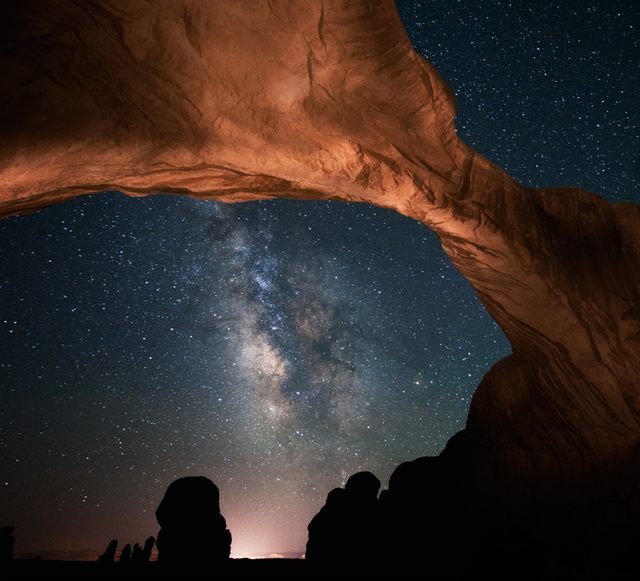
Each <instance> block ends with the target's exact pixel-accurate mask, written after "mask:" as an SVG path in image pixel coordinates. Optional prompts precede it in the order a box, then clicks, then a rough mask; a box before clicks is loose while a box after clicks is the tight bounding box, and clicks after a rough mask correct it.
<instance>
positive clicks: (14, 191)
mask: <svg viewBox="0 0 640 581" xmlns="http://www.w3.org/2000/svg"><path fill="white" fill-rule="evenodd" d="M2 11H3V14H2V18H1V19H0V22H1V25H0V26H1V27H2V32H1V34H0V43H1V44H2V52H1V55H2V56H1V61H0V63H1V68H2V71H3V82H2V85H1V87H0V118H1V119H0V126H1V127H2V131H1V133H0V215H2V216H8V215H13V214H19V213H24V212H29V211H33V210H36V209H38V208H42V207H44V206H46V205H49V204H54V203H58V202H62V201H64V200H68V199H70V198H73V197H75V196H79V195H83V194H87V193H92V192H96V191H100V190H105V189H119V190H122V191H124V192H126V193H128V194H131V195H146V194H153V193H157V192H170V193H176V194H185V195H190V196H195V197H198V198H205V199H215V200H221V201H226V202H238V201H245V200H254V199H264V198H271V197H289V198H298V199H334V200H342V201H347V202H366V203H369V204H373V205H378V206H382V207H385V208H392V209H394V210H397V211H398V212H401V213H402V214H405V215H407V216H410V217H412V218H415V219H416V220H419V221H420V222H423V223H424V224H425V225H426V226H428V227H429V228H431V229H433V230H434V231H435V232H436V233H437V234H438V236H439V237H440V239H441V240H442V244H443V247H444V249H445V251H446V252H447V254H448V255H449V257H450V258H451V260H452V262H453V263H454V264H455V266H456V267H457V268H458V269H459V270H460V271H461V272H462V274H463V275H464V276H465V277H467V278H468V279H469V280H470V281H471V283H472V285H473V286H474V288H475V289H476V291H477V293H478V295H479V297H480V299H481V300H482V302H483V303H484V305H485V306H486V308H487V310H488V311H489V313H490V314H491V316H492V317H494V319H495V320H496V322H497V323H498V324H499V325H500V327H501V328H502V329H503V331H504V332H505V334H506V336H507V337H508V338H509V340H510V341H511V344H512V347H513V355H511V356H510V357H508V358H507V359H504V360H502V361H499V362H498V363H496V365H495V366H494V367H493V369H492V370H491V371H490V372H489V373H488V374H487V375H486V377H485V378H484V380H483V381H482V383H481V385H480V386H479V388H478V390H477V392H476V394H475V397H474V399H473V403H472V405H471V410H470V414H469V419H468V425H467V432H468V433H469V434H471V435H472V436H473V441H474V442H475V445H477V446H478V449H479V450H482V451H481V452H479V454H481V455H482V454H484V455H485V456H484V459H483V462H485V463H488V464H490V465H491V466H492V468H491V469H492V470H493V471H495V472H496V473H499V474H506V475H509V477H514V478H521V477H523V476H527V477H528V478H532V477H534V476H535V477H536V478H538V479H540V480H542V481H543V482H545V483H548V482H552V481H554V480H555V479H560V480H562V481H566V480H567V479H569V480H571V479H572V478H574V477H575V478H581V477H583V476H584V475H585V474H591V473H593V472H594V471H596V472H598V471H599V470H600V469H601V468H603V467H604V468H607V469H611V470H613V469H614V468H615V469H617V468H620V467H624V466H628V465H630V464H629V463H630V462H635V459H636V457H637V456H636V454H637V453H636V449H637V447H638V444H639V442H640V440H639V437H640V425H639V423H638V421H639V418H640V349H639V341H640V310H639V298H640V297H639V289H640V209H639V208H638V207H636V206H634V205H632V204H621V205H618V206H612V205H610V204H609V203H607V202H606V201H605V200H603V199H602V198H600V197H598V196H596V195H594V194H590V193H587V192H584V191H580V190H576V189H569V188H560V187H559V188H550V189H540V190H535V189H527V188H525V187H523V186H522V185H520V184H519V183H517V182H516V181H515V180H513V179H512V178H511V177H510V176H508V175H506V174H505V172H503V171H502V170H501V169H500V168H498V167H497V166H495V165H494V164H492V163H491V162H490V161H488V160H487V159H484V158H483V157H481V156H480V155H478V154H476V153H475V152H474V151H473V150H471V149H470V148H469V147H468V146H466V145H465V144H464V143H463V142H462V141H460V139H458V137H457V135H456V132H455V127H454V114H455V106H454V99H453V96H452V93H451V91H450V90H449V88H448V87H447V85H446V83H445V82H444V81H443V80H442V79H441V78H440V76H439V75H438V73H437V72H436V71H435V70H434V69H433V67H432V66H431V65H430V64H429V63H428V62H426V61H425V60H424V59H423V58H422V57H420V56H419V55H418V54H416V53H415V52H414V51H413V49H412V46H411V43H410V41H409V39H408V38H407V36H406V34H405V32H404V29H403V27H402V24H401V22H400V20H399V17H398V15H397V13H396V11H395V7H394V5H393V2H392V1H391V0H386V1H372V0H360V1H357V2H355V1H354V2H349V3H344V2H340V1H338V0H325V1H324V2H308V1H307V0H297V1H296V0H292V1H290V2H266V1H265V2H242V1H237V2H235V1H234V2H209V1H207V0H180V1H175V2H166V3H164V2H155V1H153V0H149V1H148V2H140V1H135V0H99V1H98V0H86V1H84V2H78V3H76V2H36V1H33V0H30V1H27V0H24V1H21V2H14V3H7V2H5V3H3V4H2Z"/></svg>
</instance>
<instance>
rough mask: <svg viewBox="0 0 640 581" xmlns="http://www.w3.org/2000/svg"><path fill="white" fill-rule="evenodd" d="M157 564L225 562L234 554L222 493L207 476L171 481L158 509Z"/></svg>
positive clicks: (195, 564)
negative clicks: (222, 511)
mask: <svg viewBox="0 0 640 581" xmlns="http://www.w3.org/2000/svg"><path fill="white" fill-rule="evenodd" d="M156 519H157V521H158V524H159V525H160V527H161V528H160V531H159V532H158V536H157V540H156V545H157V547H158V561H159V562H161V563H163V564H164V565H169V566H189V567H194V566H197V565H205V564H212V563H222V562H224V561H226V560H227V559H228V558H229V554H230V553H231V532H230V531H229V530H228V529H227V523H226V521H225V518H224V517H223V516H222V514H220V491H219V490H218V487H217V486H216V485H215V484H214V483H213V482H212V481H211V480H209V479H208V478H205V477H204V476H186V477H184V478H179V479H178V480H176V481H174V482H172V483H171V484H170V485H169V487H168V488H167V491H166V493H165V495H164V498H163V499H162V502H161V503H160V505H159V506H158V508H157V509H156Z"/></svg>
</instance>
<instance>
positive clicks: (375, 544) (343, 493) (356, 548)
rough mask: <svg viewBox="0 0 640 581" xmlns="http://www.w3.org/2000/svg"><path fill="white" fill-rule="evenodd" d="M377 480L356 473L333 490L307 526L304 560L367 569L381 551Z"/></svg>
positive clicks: (381, 525) (378, 484)
mask: <svg viewBox="0 0 640 581" xmlns="http://www.w3.org/2000/svg"><path fill="white" fill-rule="evenodd" d="M379 489H380V480H378V478H377V477H376V476H375V475H374V474H372V473H371V472H358V473H357V474H354V475H353V476H351V477H350V478H349V480H347V483H346V484H345V487H344V488H334V489H333V490H332V491H331V492H329V494H328V495H327V500H326V502H325V504H324V506H323V507H322V508H321V509H320V512H318V514H316V515H315V516H314V517H313V519H312V520H311V522H310V523H309V526H308V531H309V540H308V542H307V549H306V554H305V559H306V560H307V561H309V562H310V563H313V564H314V565H319V566H321V567H334V566H338V565H340V566H350V567H352V568H353V567H355V568H370V567H371V566H372V564H374V563H375V562H376V561H378V560H379V558H380V551H381V549H382V548H383V547H382V545H381V541H382V533H383V530H382V527H383V521H382V518H381V512H380V503H379V501H378V490H379Z"/></svg>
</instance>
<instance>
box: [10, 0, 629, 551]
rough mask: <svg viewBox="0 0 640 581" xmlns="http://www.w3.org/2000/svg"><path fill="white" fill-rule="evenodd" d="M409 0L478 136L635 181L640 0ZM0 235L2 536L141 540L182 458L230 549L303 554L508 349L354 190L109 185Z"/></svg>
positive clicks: (517, 152)
mask: <svg viewBox="0 0 640 581" xmlns="http://www.w3.org/2000/svg"><path fill="white" fill-rule="evenodd" d="M398 9H399V10H400V13H401V16H402V18H403V20H404V22H405V26H406V28H407V32H408V33H409V36H410V37H411V39H412V41H413V43H414V46H415V48H416V50H417V51H418V52H420V53H421V54H423V55H424V56H425V57H427V59H429V60H430V61H431V62H432V63H433V64H434V65H435V66H436V68H437V69H438V71H439V72H440V73H441V74H442V76H443V77H444V79H445V80H446V81H447V82H448V83H449V84H450V86H451V87H452V89H453V90H454V92H455V94H456V99H457V107H458V114H457V117H456V126H457V129H458V133H459V135H460V136H461V137H462V139H463V140H464V141H465V142H466V143H468V144H469V145H471V146H472V147H473V148H474V149H475V150H476V151H478V152H479V153H481V154H482V155H484V156H485V157H487V158H489V159H490V160H491V161H493V162H494V163H496V164H497V165H499V166H500V167H503V168H504V169H506V170H507V171H508V172H509V173H510V174H511V175H512V176H513V177H514V178H516V179H517V180H519V181H521V182H522V183H523V184H525V185H527V186H534V187H545V186H578V187H582V188H584V189H586V190H588V191H591V192H595V193H598V194H600V195H601V196H603V197H604V198H606V199H608V200H610V201H611V202H619V201H623V200H629V201H632V202H635V203H639V202H640V186H639V184H638V181H639V177H640V165H639V164H640V139H639V129H638V118H637V113H636V112H637V110H638V93H639V92H640V78H639V77H640V75H639V64H638V63H640V49H639V46H638V40H637V39H638V37H639V28H640V15H639V13H640V11H638V7H637V2H635V1H631V0H630V1H627V2H616V1H615V0H602V1H596V2H592V1H584V2H574V1H566V2H550V1H547V0H540V1H538V2H535V3H533V2H520V1H517V2H505V1H500V2H497V1H489V0H473V1H471V0H468V1H453V0H441V1H438V0H431V1H429V2H420V1H413V2H411V1H403V2H398ZM0 249H1V253H2V254H1V259H0V393H1V406H0V451H1V453H0V478H1V481H0V526H6V525H13V526H15V527H16V530H15V532H14V536H15V537H16V546H15V551H14V553H15V554H20V553H28V552H31V551H37V550H64V551H66V550H78V549H91V550H94V551H98V552H102V551H103V550H104V549H105V548H106V546H107V544H108V542H109V541H110V540H111V539H114V538H117V539H118V540H119V547H120V548H122V546H123V545H124V544H125V543H134V542H141V543H142V542H143V541H144V539H145V538H146V537H147V536H149V535H155V534H156V533H157V531H158V525H157V523H156V521H155V515H154V512H155V509H156V507H157V505H158V504H159V502H160V500H161V499H162V496H163V494H164V491H165V490H166V488H167V486H168V485H169V484H170V483H171V482H172V481H173V480H175V479H176V478H178V477H181V476H186V475H204V476H207V477H209V478H211V479H212V480H213V481H214V482H215V483H216V484H217V485H218V486H219V488H220V491H221V509H222V513H223V515H224V516H225V518H226V519H227V524H228V527H229V528H230V530H231V532H232V535H233V545H232V556H236V557H242V556H254V557H255V556H266V555H269V554H271V553H280V554H285V553H287V554H288V552H297V554H301V553H302V552H303V551H304V546H305V543H306V540H307V537H306V534H307V530H306V527H307V524H308V523H309V521H310V520H311V518H312V517H313V515H314V514H315V513H316V512H317V511H318V510H319V509H320V507H321V506H322V504H323V503H324V501H325V498H326V495H327V493H328V492H329V490H331V489H332V488H334V487H336V486H341V485H344V483H345V482H346V479H347V478H348V477H349V476H350V475H351V474H353V473H355V472H357V471H360V470H370V471H372V472H374V473H375V474H376V475H377V476H378V477H379V478H380V480H381V481H382V483H383V488H384V487H386V485H387V482H388V478H389V476H390V475H391V473H392V472H393V470H394V468H395V467H396V466H397V465H398V464H399V463H400V462H403V461H406V460H411V459H414V458H417V457H419V456H424V455H434V454H437V453H439V452H440V451H441V450H442V448H443V447H444V445H445V444H446V442H447V440H448V438H449V437H451V436H452V435H453V434H454V433H455V432H457V431H458V430H460V429H462V428H463V427H464V424H465V421H466V416H467V411H468V408H469V404H470V400H471V397H472V394H473V392H474V389H475V387H476V386H477V385H478V383H479V382H480V380H481V378H482V377H483V375H484V374H485V373H486V371H487V370H488V369H489V368H490V367H491V365H492V364H493V363H495V362H496V361H497V360H499V359H501V358H502V357H504V356H506V355H507V354H509V352H510V347H509V344H508V342H507V340H506V339H505V337H504V335H503V334H502V332H501V331H500V329H499V328H498V327H497V326H496V325H495V323H494V322H493V321H492V320H491V318H490V317H489V316H488V314H487V313H486V312H485V310H484V308H483V307H482V305H481V304H480V302H479V301H478V299H477V297H476V295H475V293H474V291H473V289H472V288H471V286H470V284H469V283H468V282H467V281H466V280H465V279H464V278H462V277H461V275H460V274H459V273H458V272H457V271H456V270H455V269H454V267H453V266H452V265H451V264H450V263H449V262H448V259H447V257H446V256H445V255H444V253H443V251H442V249H441V248H440V245H439V242H438V239H437V237H436V236H435V235H434V234H433V233H432V232H431V231H430V230H429V229H427V228H426V226H424V225H422V224H420V223H418V222H416V221H413V220H411V219H409V218H406V217H404V216H401V215H399V214H396V213H394V212H391V211H388V210H382V209H379V208H374V207H370V206H366V205H362V204H343V203H338V202H296V201H287V200H272V201H268V202H251V203H243V204H236V205H224V204H221V203H216V202H204V201H197V200H193V199H190V198H186V197H181V196H170V195H154V196H149V197H147V198H128V197H126V196H124V195H122V194H120V193H118V192H107V193H102V194H100V195H97V196H96V195H94V196H86V197H83V198H81V199H77V200H75V201H72V202H67V203H65V204H63V205H60V206H54V207H50V208H48V209H45V210H42V211H40V212H38V213H36V214H31V215H28V216H24V217H16V218H9V219H5V220H2V221H1V222H0ZM434 500H436V499H434Z"/></svg>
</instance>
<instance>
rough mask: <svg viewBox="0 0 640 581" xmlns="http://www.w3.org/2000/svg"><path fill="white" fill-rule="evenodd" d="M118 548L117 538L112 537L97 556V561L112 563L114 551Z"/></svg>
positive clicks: (114, 556)
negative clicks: (102, 551)
mask: <svg viewBox="0 0 640 581" xmlns="http://www.w3.org/2000/svg"><path fill="white" fill-rule="evenodd" d="M117 550H118V539H113V540H112V541H111V542H110V543H109V545H108V546H107V548H106V549H105V551H104V553H102V555H100V556H99V557H98V563H113V562H114V561H115V559H116V551H117Z"/></svg>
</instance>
